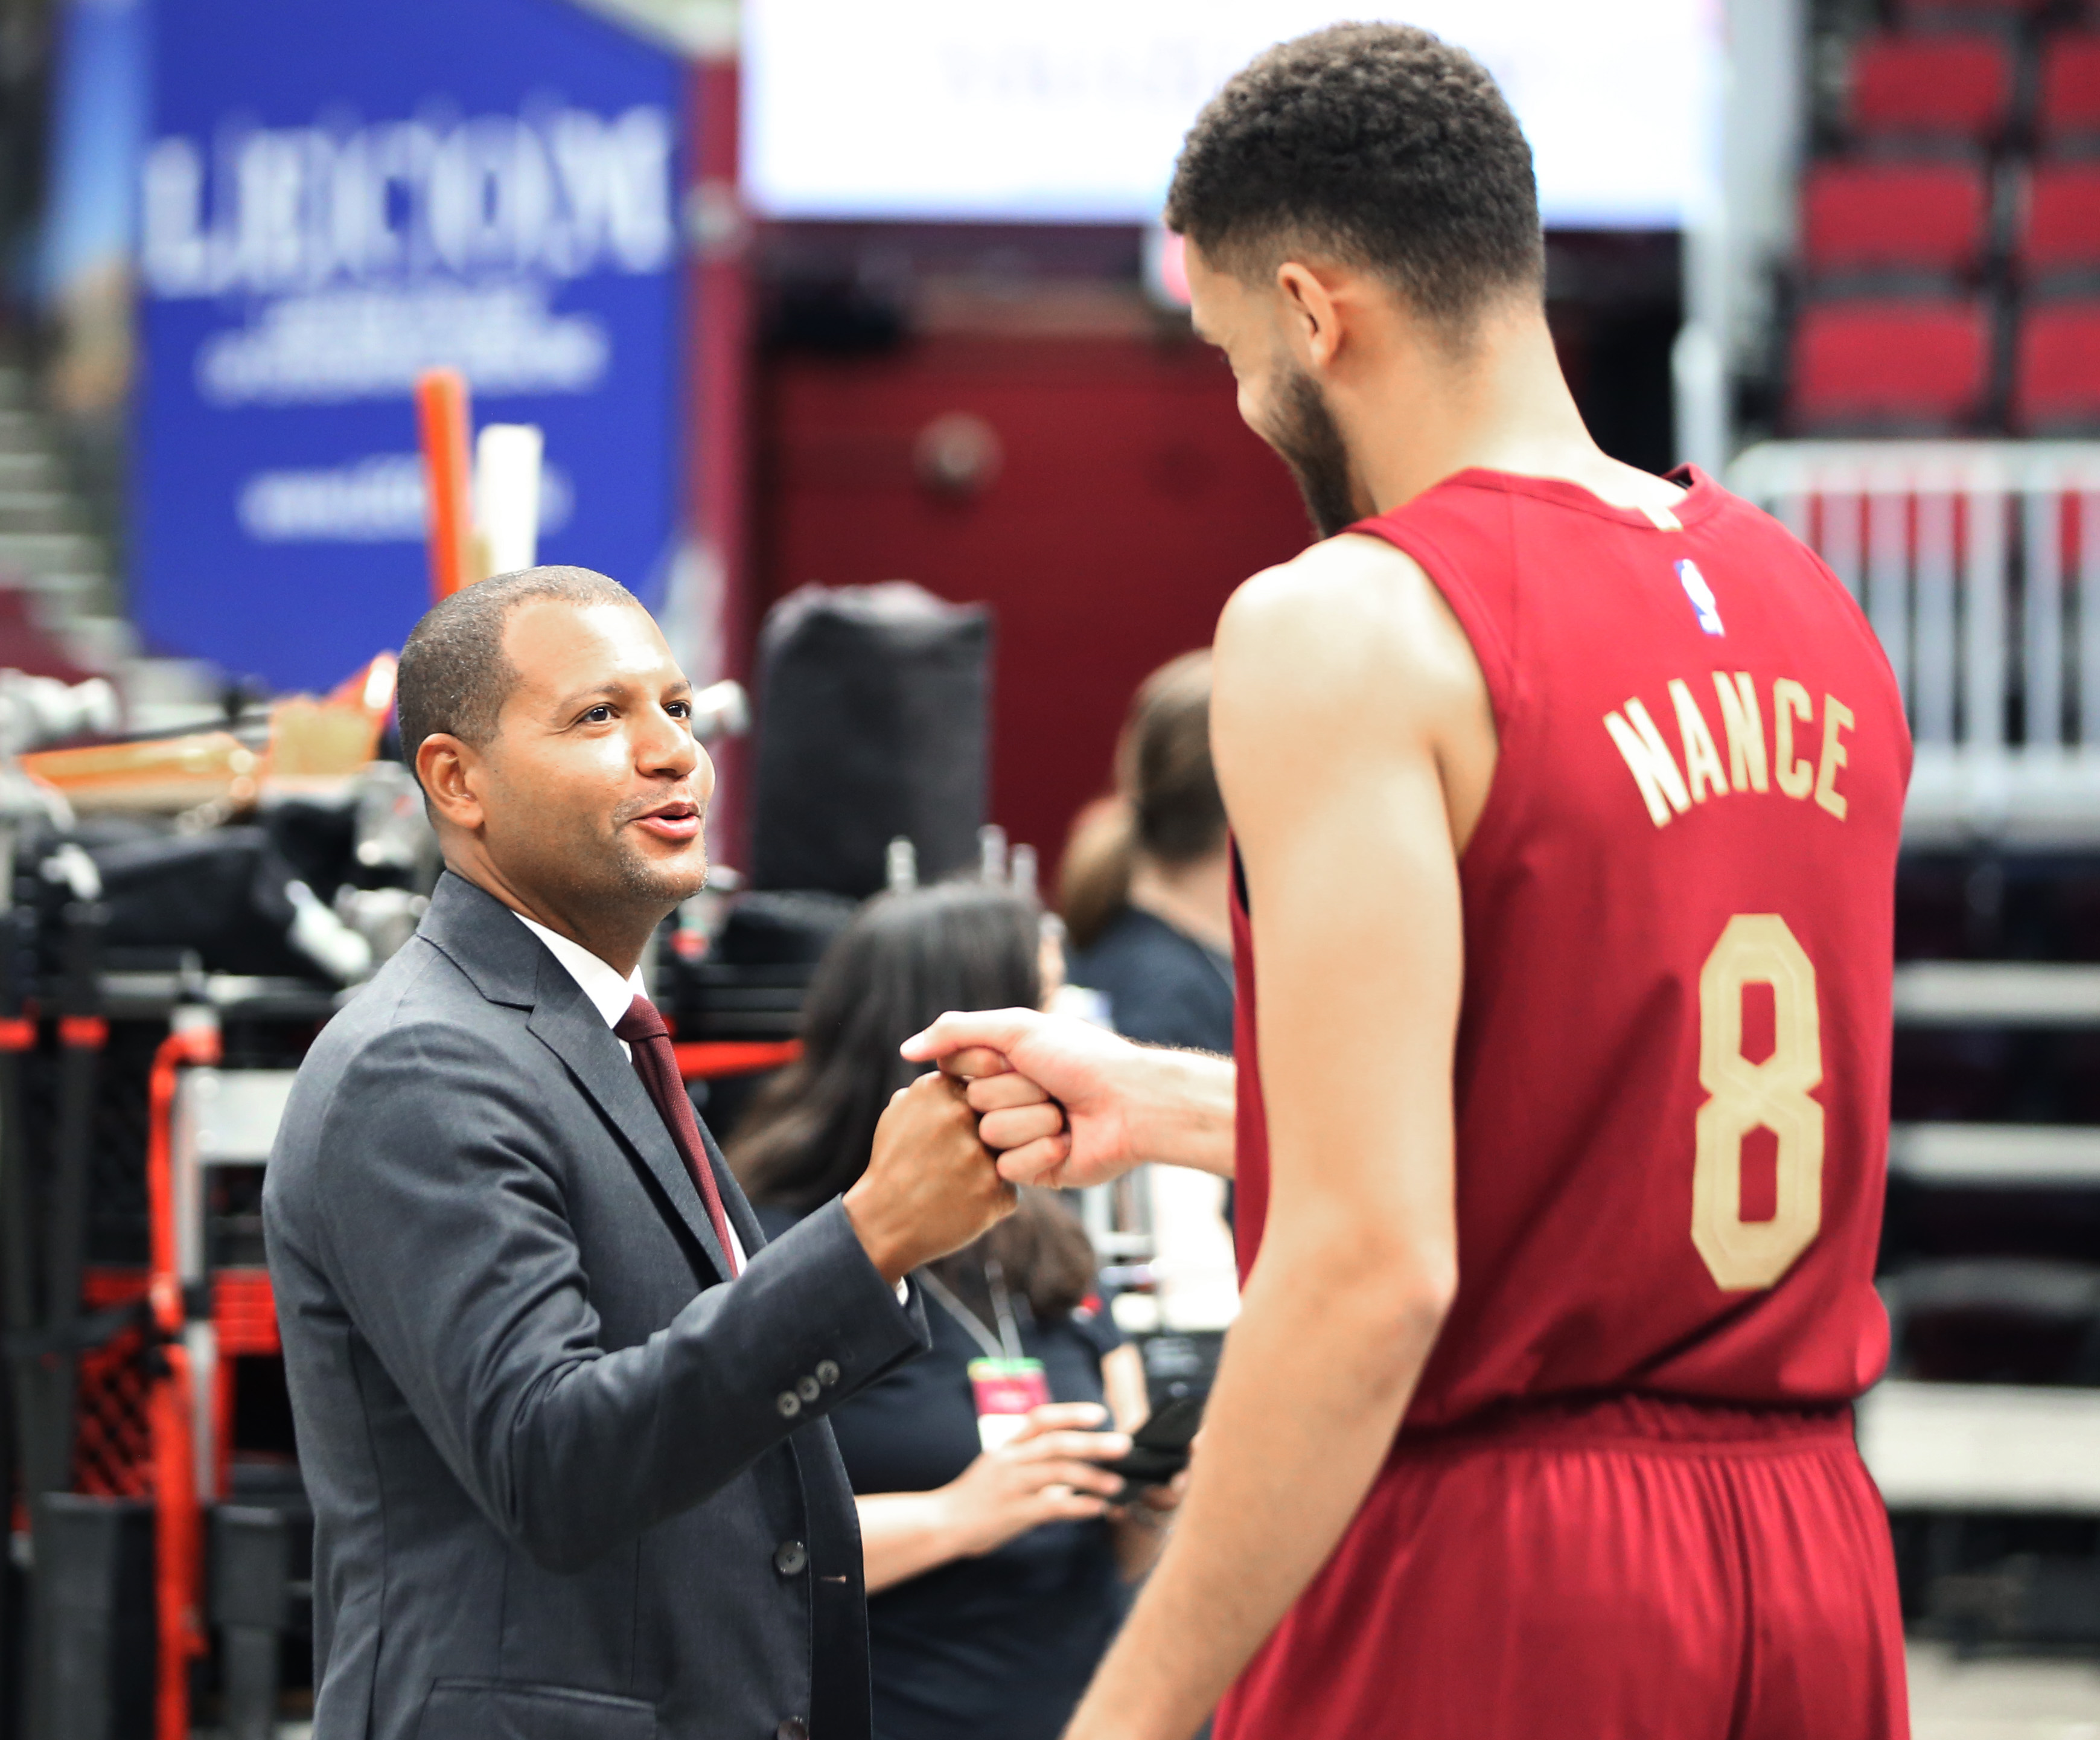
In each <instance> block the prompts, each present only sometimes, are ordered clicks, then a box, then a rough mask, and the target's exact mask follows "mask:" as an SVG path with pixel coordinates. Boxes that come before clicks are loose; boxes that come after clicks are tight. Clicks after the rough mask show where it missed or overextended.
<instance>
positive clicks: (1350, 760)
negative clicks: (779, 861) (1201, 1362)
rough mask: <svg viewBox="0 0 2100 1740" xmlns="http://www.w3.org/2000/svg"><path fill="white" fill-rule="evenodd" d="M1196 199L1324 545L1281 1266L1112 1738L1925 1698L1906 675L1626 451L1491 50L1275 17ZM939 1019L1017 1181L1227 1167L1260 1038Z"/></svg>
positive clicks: (1149, 1591) (1596, 1719)
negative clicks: (1899, 983)
mask: <svg viewBox="0 0 2100 1740" xmlns="http://www.w3.org/2000/svg"><path fill="white" fill-rule="evenodd" d="M1598 99H1599V101H1634V100H1638V99H1639V93H1637V92H1634V91H1627V92H1624V93H1617V94H1614V93H1611V92H1605V91H1599V93H1598ZM1167 216H1168V220H1169V222H1170V223H1171V224H1172V225H1173V227H1175V228H1176V229H1177V230H1178V231H1180V232H1181V234H1182V235H1183V236H1185V238H1186V240H1187V243H1188V250H1189V280H1190V285H1191V288H1192V289H1193V294H1194V316H1195V320H1196V324H1197V326H1198V329H1199V330H1200V331H1201V333H1202V335H1203V336H1204V337H1205V338H1208V339H1209V340H1210V341H1211V342H1212V343H1214V344H1215V345H1217V346H1218V347H1220V348H1221V349H1222V350H1223V351H1224V353H1225V355H1226V357H1227V358H1228V360H1229V361H1230V363H1231V365H1232V368H1233V373H1234V374H1235V375H1236V376H1237V378H1238V382H1239V402H1240V409H1241V412H1242V415H1243V416H1244V417H1245V418H1246V421H1247V422H1248V423H1249V424H1251V426H1253V427H1254V428H1255V430H1256V431H1258V432H1259V433H1260V434H1261V435H1264V437H1265V438H1266V439H1268V441H1269V442H1270V444H1272V445H1273V446H1274V447H1275V448H1276V449H1277V452H1278V453H1280V454H1281V455H1282V457H1284V459H1285V460H1286V461H1288V462H1289V464H1290V467H1291V469H1292V470H1294V471H1295V473H1296V475H1297V477H1298V479H1299V483H1300V484H1302V486H1303V488H1304V494H1305V497H1306V500H1307V501H1308V504H1309V506H1310V507H1311V510H1312V516H1313V519H1314V520H1315V522H1316V523H1317V528H1318V529H1319V531H1320V532H1321V534H1322V535H1323V537H1325V541H1323V542H1321V543H1319V544H1317V545H1314V546H1313V547H1312V549H1310V550H1307V551H1306V552H1305V553H1304V554H1303V555H1301V556H1299V558H1298V559H1296V560H1295V561H1292V562H1290V563H1286V564H1285V565H1284V566H1283V567H1279V568H1274V569H1272V570H1270V571H1268V572H1265V573H1262V574H1258V575H1256V576H1255V577H1254V578H1253V579H1251V580H1250V581H1247V582H1246V585H1243V586H1242V587H1241V588H1240V590H1238V592H1237V594H1235V595H1234V596H1233V599H1232V601H1231V603H1229V605H1228V606H1227V607H1226V609H1225V612H1224V617H1223V619H1222V620H1221V621H1220V624H1219V628H1218V635H1217V648H1216V685H1215V700H1214V702H1213V710H1212V734H1213V739H1214V744H1215V756H1216V762H1217V771H1218V775H1219V780H1220V785H1221V787H1222V788H1223V790H1224V797H1225V802H1226V806H1227V808H1228V810H1229V813H1230V816H1231V820H1232V824H1233V831H1234V835H1235V837H1236V840H1237V846H1238V854H1239V864H1240V873H1239V877H1238V885H1237V891H1236V892H1237V901H1236V906H1237V910H1236V912H1235V920H1236V938H1237V955H1238V969H1239V1022H1240V1027H1239V1036H1238V1045H1239V1057H1240V1059H1241V1067H1240V1070H1239V1073H1238V1075H1237V1144H1236V1154H1237V1177H1238V1181H1239V1217H1238V1237H1239V1241H1240V1249H1241V1266H1242V1283H1243V1293H1244V1304H1243V1309H1242V1314H1241V1316H1240V1318H1239V1321H1238V1323H1237V1327H1235V1328H1234V1329H1233V1334H1232V1336H1231V1340H1230V1345H1229V1349H1228V1350H1227V1353H1226V1354H1225V1358H1224V1364H1223V1367H1222V1369H1221V1371H1220V1374H1219V1377H1218V1381H1217V1387H1216V1389H1215V1393H1214V1394H1213V1395H1212V1398H1211V1404H1210V1411H1209V1418H1208V1424H1207V1429H1206V1435H1205V1438H1204V1442H1203V1446H1202V1453H1201V1455H1199V1456H1198V1459H1197V1468H1196V1473H1195V1477H1194V1482H1193V1488H1192V1490H1190V1492H1189V1497H1188V1499H1187V1501H1186V1505H1185V1511H1184V1518H1185V1520H1184V1521H1183V1522H1182V1524H1181V1525H1180V1528H1179V1529H1178V1530H1177V1532H1176V1538H1175V1539H1174V1541H1173V1543H1172V1544H1171V1546H1170V1547H1169V1548H1168V1549H1167V1553H1166V1556H1165V1557H1164V1559H1163V1561H1162V1563H1161V1565H1160V1566H1159V1568H1158V1570H1156V1571H1155V1572H1154V1574H1153V1576H1152V1579H1151V1581H1150V1583H1149V1586H1148V1587H1147V1588H1146V1589H1145V1592H1144V1594H1143V1596H1141V1598H1140V1600H1139V1601H1138V1603H1137V1605H1136V1609H1135V1611H1134V1613H1133V1614H1132V1618H1131V1619H1130V1621H1129V1623H1128V1624H1127V1627H1125V1629H1124V1631H1123V1636H1122V1638H1121V1641H1119V1642H1118V1644H1117V1645H1116V1647H1115V1649H1114V1651H1113V1652H1112V1653H1111V1654H1110V1656H1109V1658H1108V1659H1107V1661H1106V1662H1105V1663H1104V1665H1103V1667H1102V1668H1101V1672H1100V1675H1099V1676H1098V1678H1097V1679H1096V1682H1095V1685H1094V1688H1093V1689H1092V1692H1091V1693H1090V1694H1089V1695H1088V1697H1087V1699H1086V1701H1085V1702H1084V1703H1083V1705H1082V1706H1081V1707H1080V1709H1079V1713H1078V1714H1077V1716H1075V1717H1074V1721H1073V1725H1072V1727H1071V1729H1070V1731H1069V1732H1070V1736H1071V1737H1073V1740H1108V1737H1115V1740H1180V1737H1183V1736H1185V1735H1187V1734H1189V1733H1190V1732H1191V1731H1192V1730H1193V1729H1195V1728H1196V1727H1197V1726H1198V1725H1199V1724H1200V1723H1201V1721H1202V1719H1203V1718H1204V1716H1205V1715H1206V1714H1207V1712H1209V1711H1211V1707H1212V1706H1213V1705H1214V1704H1215V1703H1216V1702H1217V1701H1218V1700H1219V1698H1220V1695H1221V1694H1223V1695H1224V1702H1223V1704H1222V1707H1220V1709H1219V1712H1218V1719H1217V1733H1218V1735H1219V1736H1220V1740H1306V1737H1320V1740H1330V1737H1331V1740H1342V1737H1344V1736H1347V1737H1352V1740H1361V1737H1365V1736H1393V1737H1399V1736H1403V1735H1404V1736H1407V1737H1409V1740H1483V1737H1509V1740H1517V1737H1524V1740H1534V1737H1539V1736H1545V1735H1552V1736H1554V1737H1555V1740H1573V1737H1580V1740H1629V1737H1655V1740H1665V1737H1667V1740H1708V1737H1711V1740H1723V1737H1729V1740H1779V1737H1782V1736H1785V1737H1801V1736H1806V1735H1814V1736H1816V1737H1819V1740H1883V1737H1890V1736H1896V1735H1900V1734H1903V1733H1907V1732H1908V1729H1907V1724H1906V1711H1905V1699H1904V1681H1903V1643H1902V1636H1901V1632H1900V1627H1899V1619H1898V1614H1897V1608H1896V1598H1895V1581H1894V1573H1893V1562H1892V1558H1891V1554H1890V1543H1889V1536H1888V1531H1887V1526H1886V1517H1885V1516H1884V1513H1883V1512H1882V1506H1881V1504H1880V1502H1879V1499H1878V1498H1877V1494H1876V1492H1875V1490H1874V1488H1873V1484H1872V1482H1870V1480H1869V1479H1868V1475H1867V1473H1866V1471H1865V1469H1864V1467H1863V1466H1862V1464H1861V1463H1860V1459H1859V1456H1858V1454H1857V1452H1856V1451H1855V1448H1854V1446H1853V1442H1852V1431H1851V1415H1850V1407H1849V1404H1850V1403H1851V1401H1852V1399H1853V1398H1855V1397H1856V1396H1857V1395H1858V1394H1859V1393H1860V1392H1861V1391H1862V1390H1863V1389H1864V1388H1865V1387H1866V1386H1867V1385H1868V1384H1869V1383H1871V1382H1872V1381H1873V1380H1874V1378H1875V1376H1877V1374H1878V1373H1879V1371H1881V1369H1882V1363H1883V1361H1884V1358H1885V1357H1886V1346H1887V1330H1886V1321H1885V1319H1884V1318H1883V1315H1882V1309H1881V1307H1880V1305H1879V1304H1878V1303H1877V1300H1876V1297H1875V1294H1874V1291H1873V1285H1872V1275H1873V1261H1874V1251H1875V1243H1876V1239H1877V1234H1878V1229H1879V1225H1880V1220H1881V1212H1882V1174H1883V1164H1884V1150H1885V1146H1886V1137H1887V1121H1886V1120H1887V1094H1888V1074H1889V1035H1890V943H1891V924H1892V887H1893V881H1894V868H1895V855H1896V847H1897V835H1898V826H1899V816H1900V812H1901V808H1902V803H1903V795H1904V783H1905V780H1906V779H1907V778H1908V764H1909V754H1910V750H1909V743H1908V735H1907V733H1906V731H1905V727H1904V715H1903V711H1902V706H1901V704H1900V701H1899V697H1898V694H1897V691H1896V687H1895V682H1894V681H1893V679H1892V678H1891V676H1890V670H1889V667H1888V665H1887V663H1886V660H1884V658H1883V656H1882V652H1881V650H1880V648H1879V647H1878V646H1877V643H1876V642H1875V640H1874V638H1873V635H1872V634H1871V633H1870V632H1869V630H1868V627H1867V625H1866V623H1865V622H1864V620H1863V619H1862V617H1861V616H1860V612H1859V611H1858V610H1857V609H1856V608H1855V607H1854V605H1853V603H1852V602H1851V599H1850V598H1847V597H1846V594H1845V592H1844V590H1843V589H1842V587H1841V586H1840V585H1838V582H1837V581H1835V580H1834V579H1833V577H1832V576H1831V574H1830V573H1829V571H1828V570H1827V569H1826V568H1824V567H1823V566H1822V565H1821V564H1820V563H1819V562H1818V561H1817V560H1816V559H1815V558H1814V557H1813V556H1812V555H1811V554H1809V553H1808V552H1807V550H1804V549H1803V548H1802V546H1801V545H1799V544H1798V543H1796V542H1795V541H1793V539H1792V538H1791V537H1789V536H1788V534H1787V533H1786V532H1785V531H1783V530H1782V529H1781V528H1780V527H1779V526H1778V525H1777V524H1776V523H1774V522H1773V521H1772V520H1771V519H1767V518H1766V517H1765V516H1764V515H1762V514H1759V513H1758V512H1756V511H1754V510H1753V509H1751V508H1750V507H1749V506H1746V505H1745V504H1744V503H1743V502H1741V501H1737V500H1736V499H1735V498H1734V497H1731V496H1730V495H1728V494H1727V492H1725V491H1723V489H1721V488H1719V487H1718V485H1716V484H1714V482H1713V481H1712V480H1711V479H1708V478H1705V477H1704V476H1701V475H1699V474H1698V473H1696V472H1694V471H1690V470H1687V471H1684V472H1682V473H1679V474H1677V475H1675V476H1674V478H1673V479H1672V480H1670V481H1667V482H1665V481H1664V480H1662V479H1657V478H1655V477H1652V476H1649V475H1646V474H1644V473H1642V472H1639V471H1637V470H1632V469H1630V468H1629V467H1627V466H1623V465H1621V464H1618V463H1617V462H1615V461H1612V460H1611V459H1608V458H1607V457H1605V456H1604V453H1601V452H1600V451H1599V449H1598V448H1597V447H1596V446H1595V444H1594V443H1593V442H1592V441H1591V440H1590V437H1589V435H1588V434H1587V433H1586V431H1585V430H1584V428H1583V426H1582V422H1581V420H1580V417H1578V415H1577V411H1576V409H1575V406H1574V404H1573V401H1572V400H1571V399H1570V397H1569V395H1568V389H1567V387H1566V386H1565V385H1564V382H1563V381H1562V378H1561V376H1560V370H1559V368H1558V366H1557V364H1556V363H1555V356H1554V349H1553V344H1552V341H1551V338H1550V336H1549V335H1548V333H1547V329H1546V319H1545V315H1544V311H1543V309H1542V242H1541V236H1540V231H1539V221H1538V215H1537V199H1536V194H1535V191H1534V187H1533V176H1532V166H1531V159H1530V155H1529V151H1528V149H1527V148H1526V146H1525V144H1524V139H1523V137H1522V135H1520V132H1519V130H1518V128H1517V126H1516V123H1515V120H1514V119H1513V117H1511V113H1510V111H1509V109H1508V108H1507V106H1506V104H1504V102H1503V100H1502V96H1501V95H1500V94H1499V93H1498V91H1497V90H1496V88H1495V86H1494V85H1493V82H1492V81H1491V80H1490V79H1489V77H1488V75H1487V74H1486V73H1485V72H1484V71H1483V70H1482V69H1481V68H1480V66H1479V65H1478V64H1476V63H1475V62H1474V61H1473V60H1471V59H1469V58H1468V57H1467V56H1466V55H1463V54H1462V53H1460V52H1458V51H1456V50H1454V49H1452V48H1449V47H1447V46H1445V45H1444V44H1443V43H1441V42H1439V41H1438V40H1437V39H1436V38H1434V37H1432V36H1430V35H1427V33H1423V32H1422V31H1419V30H1415V29H1403V28H1399V27H1393V26H1384V25H1344V26H1340V27H1337V28H1335V29H1330V30H1325V31H1321V32H1319V33H1316V34H1314V35H1312V36H1308V37H1304V38H1300V39H1299V40H1298V41H1295V42H1290V43H1286V44H1285V45H1283V46H1280V47H1278V48H1276V49H1273V50H1272V51H1269V52H1268V54H1266V55H1263V56H1262V57H1261V58H1260V60H1256V61H1255V63H1254V64H1252V65H1251V66H1250V67H1249V68H1246V71H1244V72H1243V73H1241V74H1240V75H1239V76H1238V77H1236V78H1234V79H1233V81H1232V82H1231V83H1229V85H1228V86H1226V87H1225V88H1224V91H1222V92H1221V93H1220V95H1218V97H1217V98H1216V99H1215V100H1214V101H1213V102H1212V103H1211V104H1210V106H1209V107H1208V108H1207V109H1206V110H1205V111H1204V113H1203V114H1202V117H1201V118H1200V119H1199V120H1198V121H1197V123H1196V125H1195V126H1194V129H1193V130H1192V131H1191V133H1190V134H1189V139H1188V143H1187V145H1186V148H1185V150H1184V152H1183V154H1182V157H1181V159H1180V166H1179V168H1178V170H1177V171H1176V176H1175V180H1174V184H1173V189H1172V193H1171V198H1170V201H1169V204H1168V207H1167ZM907 1051H908V1052H909V1053H910V1054H911V1055H913V1056H915V1057H918V1058H922V1059H924V1058H936V1057H939V1058H945V1059H946V1062H947V1067H950V1068H951V1070H952V1071H955V1073H958V1074H962V1075H970V1076H973V1077H975V1078H976V1079H975V1080H973V1085H972V1089H971V1097H972V1098H973V1101H974V1102H976V1103H977V1106H978V1107H979V1109H980V1110H982V1111H986V1112H988V1113H990V1115H988V1116H987V1117H986V1119H985V1120H984V1124H983V1132H984V1136H985V1138H986V1141H987V1142H990V1143H992V1144H993V1145H994V1146H999V1147H1002V1148H1005V1149H1007V1150H1008V1153H1007V1155H1005V1158H1004V1162H1003V1165H1004V1169H1005V1171H1006V1172H1007V1173H1008V1176H1009V1177H1014V1178H1021V1179H1029V1180H1033V1181H1046V1182H1050V1183H1059V1184H1075V1183H1090V1182H1094V1181H1099V1180H1101V1179H1104V1178H1106V1177H1110V1176H1112V1175H1113V1174H1114V1173H1116V1172H1118V1170H1120V1169H1122V1168H1125V1167H1127V1166H1128V1165H1130V1164H1134V1163H1136V1162H1137V1161H1140V1160H1144V1159H1168V1160H1179V1161H1181V1162H1183V1163H1185V1164H1197V1165H1202V1166H1207V1167H1209V1168H1211V1169H1213V1170H1217V1171H1220V1172H1223V1171H1229V1170H1231V1169H1232V1168H1233V1164H1234V1157H1235V1144H1234V1142H1233V1137H1232V1135H1231V1133H1230V1128H1231V1126H1230V1102H1229V1095H1230V1093H1231V1092H1232V1085H1233V1078H1232V1076H1231V1074H1230V1066H1229V1065H1227V1064H1225V1063H1224V1062H1222V1061H1221V1060H1212V1059H1208V1058H1199V1057H1194V1056H1191V1055H1189V1054H1185V1053H1167V1052H1158V1051H1146V1050H1143V1049H1140V1048H1136V1047H1134V1046H1130V1045H1127V1044H1124V1043H1123V1042H1122V1041H1120V1040H1115V1039H1114V1038H1113V1037H1112V1036H1108V1035H1105V1034H1100V1033H1096V1032H1094V1031H1092V1030H1088V1029H1085V1028H1082V1027H1077V1026H1075V1025H1073V1024H1070V1023H1064V1022H1058V1021H1057V1020H1055V1019H1053V1018H1048V1017H1041V1016H1035V1015H1031V1014H1022V1013H1009V1014H994V1015H951V1016H947V1017H944V1018H942V1021H941V1022H939V1023H938V1024H937V1026H936V1027H934V1028H933V1029H931V1030H930V1031H929V1032H928V1033H927V1034H925V1035H923V1036H920V1039H919V1040H915V1041H914V1042H913V1044H912V1045H911V1046H910V1047H908V1048H907ZM993 1052H995V1053H999V1058H992V1057H990V1055H989V1053H993ZM1009 1065H1010V1067H1011V1068H1010V1071H1009V1072H1008V1073H1005V1074H993V1073H989V1072H990V1071H997V1070H1000V1069H1004V1068H1006V1067H1008V1066H1009ZM1044 1090H1047V1092H1048V1095H1049V1096H1050V1097H1052V1099H1054V1100H1055V1101H1057V1102H1061V1104H1062V1106H1063V1108H1064V1111H1065V1116H1066V1118H1067V1119H1068V1120H1069V1128H1063V1127H1062V1126H1061V1125H1057V1124H1056V1120H1055V1113H1056V1111H1057V1106H1054V1105H1052V1104H1048V1103H1045V1102H1044ZM1051 1130H1054V1133H1048V1134H1046V1133H1045V1132H1046V1131H1051ZM1228 1688H1229V1689H1228Z"/></svg>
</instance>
